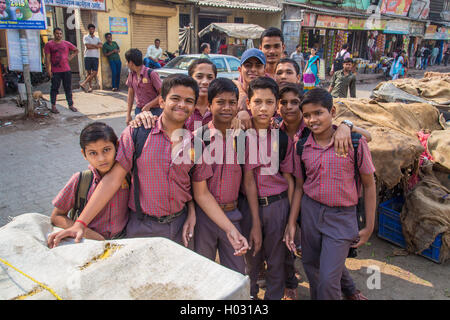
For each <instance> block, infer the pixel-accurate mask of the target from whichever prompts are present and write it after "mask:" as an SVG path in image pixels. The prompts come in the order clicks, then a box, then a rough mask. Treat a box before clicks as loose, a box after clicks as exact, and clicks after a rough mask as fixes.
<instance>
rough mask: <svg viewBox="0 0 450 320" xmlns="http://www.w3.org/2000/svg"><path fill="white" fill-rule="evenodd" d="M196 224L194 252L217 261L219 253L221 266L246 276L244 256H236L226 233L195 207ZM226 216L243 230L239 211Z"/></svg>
mask: <svg viewBox="0 0 450 320" xmlns="http://www.w3.org/2000/svg"><path fill="white" fill-rule="evenodd" d="M195 212H196V218H197V219H196V223H195V232H194V234H195V237H194V250H195V252H197V253H198V254H201V255H202V256H204V257H206V258H208V259H211V260H212V261H215V259H216V252H217V251H219V259H220V264H221V265H223V266H224V267H227V268H229V269H232V270H234V271H237V272H240V273H242V274H245V261H244V257H243V256H240V257H238V256H235V255H234V248H233V246H232V245H231V243H230V241H229V240H228V237H227V235H226V233H225V232H224V231H223V230H222V229H220V228H219V227H218V226H217V225H216V224H215V223H214V222H213V221H212V220H211V219H210V218H209V217H208V216H207V215H206V213H205V212H204V211H203V210H202V209H201V208H200V207H199V206H197V205H196V206H195ZM225 214H226V216H227V217H228V219H230V221H231V222H232V223H233V224H234V226H235V227H236V228H237V229H238V230H239V232H242V230H241V220H242V214H241V212H240V211H239V210H238V209H235V210H232V211H228V212H225Z"/></svg>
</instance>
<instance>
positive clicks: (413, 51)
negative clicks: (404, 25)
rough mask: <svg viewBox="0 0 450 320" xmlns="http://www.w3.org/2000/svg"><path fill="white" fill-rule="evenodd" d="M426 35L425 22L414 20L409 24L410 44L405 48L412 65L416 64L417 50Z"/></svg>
mask: <svg viewBox="0 0 450 320" xmlns="http://www.w3.org/2000/svg"><path fill="white" fill-rule="evenodd" d="M424 35H425V24H424V23H420V22H415V21H412V22H411V23H410V26H409V46H408V47H406V48H407V50H406V48H405V51H406V53H407V55H408V58H409V62H410V65H411V66H415V65H416V58H417V57H416V55H417V54H418V52H417V50H418V49H420V45H421V43H422V40H423V37H424Z"/></svg>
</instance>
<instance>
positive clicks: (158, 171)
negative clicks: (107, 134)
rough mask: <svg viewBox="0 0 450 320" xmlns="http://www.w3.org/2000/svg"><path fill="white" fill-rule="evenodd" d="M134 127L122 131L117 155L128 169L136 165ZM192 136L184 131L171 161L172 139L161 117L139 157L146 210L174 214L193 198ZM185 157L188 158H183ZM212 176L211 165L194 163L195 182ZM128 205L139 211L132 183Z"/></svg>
mask: <svg viewBox="0 0 450 320" xmlns="http://www.w3.org/2000/svg"><path fill="white" fill-rule="evenodd" d="M133 130H134V129H133V128H131V127H127V128H125V130H124V131H123V132H122V135H121V136H120V139H119V147H118V150H117V156H116V160H117V161H118V162H119V163H120V165H121V166H122V167H123V168H124V169H125V170H126V171H128V172H129V171H131V168H132V166H133V154H134V143H133V138H132V134H133ZM193 139H194V136H193V135H192V133H191V132H189V131H188V130H186V129H185V130H183V140H182V142H180V144H179V146H180V147H181V146H182V148H180V151H179V152H178V153H175V152H174V155H173V156H174V158H173V159H174V160H173V161H172V142H171V141H170V138H169V137H168V136H167V133H165V132H164V130H163V128H162V125H161V118H159V119H158V120H157V121H156V124H155V127H154V128H153V129H152V130H151V132H150V134H149V136H148V138H147V141H146V142H145V145H144V147H143V149H142V154H141V156H140V157H139V159H138V160H137V168H138V172H139V183H140V201H141V207H142V211H143V213H145V214H148V215H151V216H156V217H162V216H167V215H171V214H174V213H176V212H179V211H181V210H182V209H183V207H184V206H185V204H186V202H188V201H190V200H192V194H191V177H190V175H189V171H190V169H191V168H192V167H194V163H193V161H192V160H194V159H193V157H192V154H193V148H194V141H193ZM183 151H185V152H183ZM186 158H187V159H188V160H187V161H184V160H183V159H186ZM211 176H212V170H211V166H209V165H207V164H206V163H205V162H204V161H203V162H202V163H201V164H196V165H195V167H194V169H193V172H192V179H193V180H194V181H203V180H207V179H209V178H210V177H211ZM128 206H129V208H130V209H131V210H133V211H136V207H135V205H134V186H133V183H132V184H131V194H130V200H129V203H128Z"/></svg>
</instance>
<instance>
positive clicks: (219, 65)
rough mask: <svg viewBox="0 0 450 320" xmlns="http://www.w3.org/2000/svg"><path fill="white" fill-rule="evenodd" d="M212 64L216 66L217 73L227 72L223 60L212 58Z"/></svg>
mask: <svg viewBox="0 0 450 320" xmlns="http://www.w3.org/2000/svg"><path fill="white" fill-rule="evenodd" d="M211 60H212V62H213V63H214V64H215V65H216V68H217V72H227V71H228V70H227V65H226V64H225V60H223V58H212V59H211Z"/></svg>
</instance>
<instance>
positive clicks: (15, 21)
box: [0, 0, 47, 30]
mask: <svg viewBox="0 0 450 320" xmlns="http://www.w3.org/2000/svg"><path fill="white" fill-rule="evenodd" d="M28 2H29V1H26V0H6V1H4V4H3V6H1V7H0V29H35V30H45V29H46V28H47V27H46V20H47V19H46V17H45V5H44V1H34V2H33V4H32V5H31V6H30V5H29V3H28Z"/></svg>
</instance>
